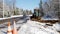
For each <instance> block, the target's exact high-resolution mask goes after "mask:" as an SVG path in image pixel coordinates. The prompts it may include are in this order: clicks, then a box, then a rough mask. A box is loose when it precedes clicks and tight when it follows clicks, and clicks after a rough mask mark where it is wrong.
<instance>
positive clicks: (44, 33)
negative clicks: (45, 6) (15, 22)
mask: <svg viewBox="0 0 60 34" xmlns="http://www.w3.org/2000/svg"><path fill="white" fill-rule="evenodd" d="M45 24H46V23H39V22H36V21H31V20H28V21H27V23H26V24H24V25H23V26H22V27H21V29H20V30H19V31H18V34H59V33H58V32H57V31H56V30H55V28H54V27H53V26H46V25H45Z"/></svg>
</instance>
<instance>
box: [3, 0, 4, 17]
mask: <svg viewBox="0 0 60 34" xmlns="http://www.w3.org/2000/svg"><path fill="white" fill-rule="evenodd" d="M3 18H4V0H3Z"/></svg>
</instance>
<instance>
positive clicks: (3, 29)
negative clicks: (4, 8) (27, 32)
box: [0, 16, 29, 34]
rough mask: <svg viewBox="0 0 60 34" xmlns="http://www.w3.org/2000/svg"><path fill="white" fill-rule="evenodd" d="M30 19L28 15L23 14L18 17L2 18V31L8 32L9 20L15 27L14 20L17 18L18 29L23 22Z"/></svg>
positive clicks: (2, 32) (0, 27)
mask: <svg viewBox="0 0 60 34" xmlns="http://www.w3.org/2000/svg"><path fill="white" fill-rule="evenodd" d="M28 19H29V18H28V16H23V17H18V18H12V19H6V20H2V21H0V22H1V24H0V33H1V34H6V33H7V24H8V21H10V23H11V28H12V27H13V22H14V20H15V21H16V27H17V30H19V29H20V27H21V26H22V25H23V24H25V23H26V22H27V20H28Z"/></svg>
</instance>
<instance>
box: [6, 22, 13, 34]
mask: <svg viewBox="0 0 60 34" xmlns="http://www.w3.org/2000/svg"><path fill="white" fill-rule="evenodd" d="M7 34H12V30H11V26H10V22H8V30H7Z"/></svg>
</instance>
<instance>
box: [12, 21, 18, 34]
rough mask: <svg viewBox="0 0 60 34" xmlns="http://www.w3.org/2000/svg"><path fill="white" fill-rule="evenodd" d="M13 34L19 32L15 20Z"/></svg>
mask: <svg viewBox="0 0 60 34" xmlns="http://www.w3.org/2000/svg"><path fill="white" fill-rule="evenodd" d="M12 34H17V29H16V24H15V21H14V24H13V30H12Z"/></svg>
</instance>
